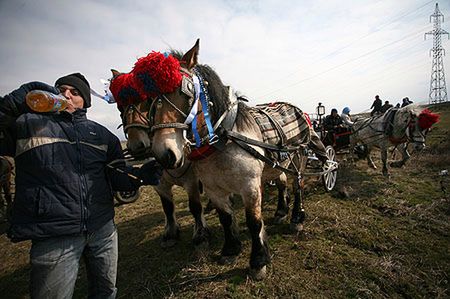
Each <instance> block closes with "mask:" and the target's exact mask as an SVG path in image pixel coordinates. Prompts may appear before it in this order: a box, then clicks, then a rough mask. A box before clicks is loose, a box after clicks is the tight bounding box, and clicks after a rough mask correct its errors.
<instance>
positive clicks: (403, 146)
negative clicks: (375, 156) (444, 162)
mask: <svg viewBox="0 0 450 299" xmlns="http://www.w3.org/2000/svg"><path fill="white" fill-rule="evenodd" d="M438 120H439V115H438V114H435V113H432V112H430V111H429V110H428V109H424V108H421V107H419V106H417V105H408V106H405V107H403V108H399V109H398V108H390V109H389V110H387V111H386V112H385V113H384V114H381V115H377V116H373V117H370V118H360V119H357V120H356V121H355V122H354V125H353V127H352V131H353V132H352V135H351V138H350V139H351V141H350V143H351V147H350V148H352V149H353V148H355V147H356V145H357V144H359V145H363V146H364V147H365V154H366V155H367V157H366V158H367V163H368V165H369V166H370V167H372V168H374V169H376V166H375V163H374V162H373V161H372V158H371V156H370V152H371V150H372V148H373V147H377V148H379V149H380V151H381V161H382V163H383V169H382V172H383V175H384V176H388V175H389V172H388V168H387V150H388V148H389V147H390V146H395V147H397V149H398V150H399V152H400V153H401V155H402V158H401V160H398V161H394V162H392V163H391V164H390V166H391V167H402V166H403V165H405V163H406V161H408V159H409V158H410V154H409V153H408V150H407V148H408V144H409V143H411V144H413V148H414V151H416V152H420V151H421V150H422V149H423V148H424V147H425V138H426V135H427V133H428V131H429V130H430V128H431V126H432V125H433V124H434V123H436V122H438ZM351 152H352V154H353V151H351Z"/></svg>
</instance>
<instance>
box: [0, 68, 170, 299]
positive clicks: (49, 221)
mask: <svg viewBox="0 0 450 299" xmlns="http://www.w3.org/2000/svg"><path fill="white" fill-rule="evenodd" d="M31 90H45V91H49V92H52V93H55V94H59V93H60V94H62V95H64V96H65V98H66V99H67V101H68V106H67V108H66V109H65V110H63V111H60V112H55V113H33V111H31V110H30V109H29V108H28V107H27V106H26V103H25V96H26V94H27V93H28V92H29V91H31ZM90 106H91V96H90V87H89V82H88V81H87V80H86V78H85V77H84V76H83V75H82V74H80V73H73V74H70V75H67V76H63V77H61V78H59V79H58V80H56V83H55V86H49V85H47V84H45V83H41V82H31V83H28V84H24V85H22V86H21V87H20V88H19V89H17V90H15V91H13V92H12V93H10V94H8V95H6V96H4V97H0V115H1V116H2V117H3V116H5V118H4V119H2V125H5V124H7V125H8V128H9V134H10V138H8V139H3V140H2V146H1V147H0V149H1V150H2V152H0V155H10V156H14V157H15V158H14V160H15V166H16V177H15V183H16V186H15V188H16V196H15V201H14V203H13V207H12V215H11V218H10V219H9V220H10V223H11V225H10V228H9V231H8V237H9V238H10V239H11V240H12V241H13V242H19V241H24V240H31V250H30V263H31V277H30V293H31V297H32V298H71V297H72V296H73V291H74V286H75V281H76V279H77V275H78V269H79V263H80V260H81V258H82V257H83V258H84V261H85V263H86V271H87V275H88V279H87V280H88V297H89V298H115V296H116V292H117V288H116V277H117V260H118V259H117V258H118V239H117V230H116V226H115V224H114V201H113V192H114V191H132V190H137V189H138V188H139V187H140V186H141V185H157V184H158V183H159V178H160V176H161V174H162V169H161V167H160V166H159V165H157V164H156V162H155V161H152V162H148V163H147V164H144V165H143V166H142V167H141V168H126V166H125V164H124V162H120V161H123V160H122V159H123V158H124V156H123V153H122V148H121V145H120V141H119V139H118V138H117V137H116V136H115V135H114V134H113V133H111V132H110V131H109V130H108V129H106V128H105V127H103V126H102V125H100V124H98V123H96V122H94V121H91V120H89V119H87V117H86V111H87V108H89V107H90ZM2 129H3V128H2ZM6 143H10V144H6ZM114 161H116V162H118V163H117V164H116V166H115V169H114V168H110V167H108V166H110V165H111V163H112V162H114ZM117 169H118V170H117ZM127 173H129V174H130V175H128V174H127Z"/></svg>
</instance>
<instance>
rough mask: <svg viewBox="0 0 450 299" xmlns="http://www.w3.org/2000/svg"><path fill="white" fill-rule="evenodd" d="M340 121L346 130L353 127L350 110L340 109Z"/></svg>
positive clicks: (346, 108)
mask: <svg viewBox="0 0 450 299" xmlns="http://www.w3.org/2000/svg"><path fill="white" fill-rule="evenodd" d="M341 119H342V122H343V124H344V125H345V126H346V127H347V129H348V130H349V129H350V128H351V127H353V124H354V122H353V121H352V119H351V117H350V108H348V107H345V108H344V109H342V114H341Z"/></svg>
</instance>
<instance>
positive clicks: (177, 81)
mask: <svg viewBox="0 0 450 299" xmlns="http://www.w3.org/2000/svg"><path fill="white" fill-rule="evenodd" d="M131 72H132V73H134V75H135V78H136V83H137V86H138V89H139V91H140V92H141V93H143V94H146V95H149V96H151V97H155V96H157V95H159V94H163V93H171V92H173V91H175V89H177V88H178V87H179V86H180V85H181V79H182V75H181V73H180V62H179V61H178V60H177V59H176V58H175V57H173V56H172V55H167V54H162V53H160V52H152V53H150V54H148V55H147V56H145V57H141V58H139V59H138V61H137V62H136V64H135V65H134V68H133V70H132V71H131Z"/></svg>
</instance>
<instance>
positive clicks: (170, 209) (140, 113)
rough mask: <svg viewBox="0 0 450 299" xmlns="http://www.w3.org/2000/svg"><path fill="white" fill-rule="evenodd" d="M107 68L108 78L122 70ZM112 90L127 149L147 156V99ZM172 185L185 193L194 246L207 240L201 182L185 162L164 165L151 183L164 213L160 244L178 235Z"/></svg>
mask: <svg viewBox="0 0 450 299" xmlns="http://www.w3.org/2000/svg"><path fill="white" fill-rule="evenodd" d="M111 72H112V78H111V81H113V80H115V79H116V78H118V77H120V76H121V75H122V74H123V73H121V72H119V71H117V70H111ZM118 80H120V79H118ZM113 94H114V97H115V100H116V101H117V107H118V109H119V111H120V113H121V119H122V125H123V129H124V133H125V136H126V137H127V149H128V151H129V153H130V155H131V156H133V157H134V158H136V159H138V160H139V159H145V158H147V157H148V156H149V155H150V154H151V153H150V152H149V151H148V149H150V148H151V140H150V138H149V137H148V136H149V133H150V125H149V123H148V117H149V112H150V109H149V108H150V107H149V106H148V103H146V102H139V103H132V102H129V101H128V100H129V97H130V95H129V94H128V95H127V94H126V92H125V93H124V92H122V93H121V94H118V93H114V92H113ZM132 95H133V94H132V93H131V96H132ZM173 186H180V187H182V188H183V189H184V190H186V192H187V194H188V201H189V210H190V212H191V214H192V216H193V217H194V220H195V224H194V232H193V236H192V242H193V244H194V246H198V247H200V246H202V245H203V244H207V243H208V240H209V237H210V232H209V229H208V227H207V224H206V220H205V216H204V213H203V207H202V204H201V201H200V194H201V191H202V190H201V183H200V181H199V180H198V178H197V176H196V175H195V173H194V170H193V168H192V165H191V163H185V164H184V165H183V167H180V168H178V169H164V170H163V174H162V176H161V179H160V183H159V184H158V185H157V186H153V188H154V190H155V191H156V192H157V193H158V195H159V198H160V200H161V204H162V207H163V210H164V215H165V226H164V232H163V234H162V237H161V243H160V245H161V246H162V247H163V248H168V247H172V246H174V245H175V244H176V243H177V241H178V239H179V235H180V226H179V224H178V221H177V219H176V215H175V204H174V202H173V193H172V189H173Z"/></svg>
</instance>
